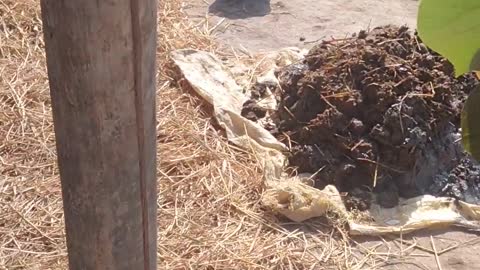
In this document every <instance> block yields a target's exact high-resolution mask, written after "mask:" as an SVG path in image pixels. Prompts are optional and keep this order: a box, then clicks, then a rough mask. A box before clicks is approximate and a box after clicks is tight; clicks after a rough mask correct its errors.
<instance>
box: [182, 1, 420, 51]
mask: <svg viewBox="0 0 480 270" xmlns="http://www.w3.org/2000/svg"><path fill="white" fill-rule="evenodd" d="M208 2H210V5H209V3H208ZM185 3H186V6H185V9H186V11H187V13H188V14H189V15H190V16H191V18H193V19H197V20H199V19H204V18H205V14H206V13H207V12H209V11H210V16H212V17H211V21H212V22H211V26H212V27H213V26H214V25H215V24H216V23H218V22H219V21H220V20H221V19H222V18H225V20H224V21H223V22H222V24H221V25H220V26H218V27H217V28H216V29H215V34H216V36H217V37H218V38H219V39H220V40H222V41H224V42H225V43H226V44H229V45H231V46H234V47H240V46H244V47H245V48H247V49H248V50H250V51H253V52H257V51H269V50H272V49H278V48H281V47H287V46H297V47H309V46H311V45H312V43H314V42H315V41H317V40H319V39H327V38H331V37H336V38H341V37H344V36H345V35H349V34H352V33H354V32H358V31H359V30H362V29H366V28H368V27H375V26H379V25H385V24H395V25H403V24H406V25H408V26H411V27H414V26H415V21H416V20H415V19H416V12H417V4H418V1H416V0H316V1H314V0H272V1H270V0H216V1H213V0H206V1H203V0H185ZM213 14H217V15H218V16H215V15H213Z"/></svg>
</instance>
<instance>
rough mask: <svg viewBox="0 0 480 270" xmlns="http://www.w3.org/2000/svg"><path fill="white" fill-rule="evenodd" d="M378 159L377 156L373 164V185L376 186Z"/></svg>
mask: <svg viewBox="0 0 480 270" xmlns="http://www.w3.org/2000/svg"><path fill="white" fill-rule="evenodd" d="M379 160H380V157H379V156H378V157H377V162H376V164H375V173H374V174H373V187H376V186H377V176H378V161H379Z"/></svg>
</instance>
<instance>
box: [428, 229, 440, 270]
mask: <svg viewBox="0 0 480 270" xmlns="http://www.w3.org/2000/svg"><path fill="white" fill-rule="evenodd" d="M430 242H431V243H432V249H433V252H434V255H435V261H436V262H437V267H438V270H442V265H441V264H440V258H439V257H438V253H437V248H436V247H435V242H434V241H433V237H432V236H431V235H430Z"/></svg>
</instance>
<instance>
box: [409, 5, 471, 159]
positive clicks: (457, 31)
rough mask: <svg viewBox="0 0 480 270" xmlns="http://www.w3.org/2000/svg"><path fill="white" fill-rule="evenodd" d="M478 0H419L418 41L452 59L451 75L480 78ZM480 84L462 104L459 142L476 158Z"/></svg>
mask: <svg viewBox="0 0 480 270" xmlns="http://www.w3.org/2000/svg"><path fill="white" fill-rule="evenodd" d="M479 18H480V0H421V2H420V6H419V10H418V18H417V28H418V34H419V36H420V37H421V39H422V41H423V42H424V43H425V44H426V45H427V46H429V47H430V48H431V49H432V50H434V51H436V52H438V53H440V54H441V55H443V56H444V57H446V58H447V59H448V60H449V61H450V62H452V64H453V66H454V68H455V76H460V75H462V74H464V73H467V72H471V71H475V72H476V73H477V76H478V77H480V19H479ZM478 116H480V87H477V89H475V90H474V91H472V93H471V94H470V95H469V97H468V99H467V101H466V102H465V104H464V107H463V111H462V117H461V127H462V143H463V146H464V147H465V149H466V150H467V151H468V152H469V153H470V154H472V156H473V157H474V158H475V159H477V160H480V122H479V119H480V118H479V117H478Z"/></svg>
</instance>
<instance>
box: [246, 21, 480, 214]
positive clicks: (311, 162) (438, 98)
mask: <svg viewBox="0 0 480 270" xmlns="http://www.w3.org/2000/svg"><path fill="white" fill-rule="evenodd" d="M277 76H278V78H279V80H280V87H279V88H278V89H276V91H275V93H276V95H277V98H278V101H279V109H278V111H277V112H276V113H275V114H274V118H275V120H274V125H272V127H270V129H271V132H272V133H273V134H274V135H275V136H276V137H277V138H279V139H280V140H281V141H282V142H284V143H286V144H287V145H291V149H290V150H291V152H290V157H289V161H290V164H291V165H292V166H293V167H295V168H296V170H297V171H298V172H310V173H315V181H316V186H317V187H318V188H323V187H324V186H325V185H327V184H335V185H336V186H337V187H338V188H339V190H340V191H341V192H348V193H349V194H350V195H351V197H348V198H347V199H346V201H347V203H348V205H349V206H350V207H356V208H361V209H365V208H368V206H369V203H370V199H371V198H376V199H377V201H378V202H379V203H380V204H381V205H382V206H384V207H393V206H395V205H396V204H397V202H398V198H399V196H401V197H412V196H415V195H418V194H420V193H430V194H434V195H446V196H454V197H456V198H459V199H462V200H466V201H470V202H474V203H477V202H479V199H480V192H479V191H478V189H479V183H480V174H479V173H480V170H479V167H478V165H477V163H475V162H474V161H472V160H471V159H470V157H469V156H467V155H466V154H465V152H464V151H463V150H462V148H461V145H460V142H459V138H460V135H459V124H460V112H461V108H462V104H463V102H464V101H465V99H466V97H467V95H468V94H469V93H470V91H472V90H473V89H474V87H475V86H476V85H477V84H478V81H477V79H476V78H475V77H474V75H472V74H468V75H466V76H462V77H459V78H455V77H454V76H453V67H452V65H451V64H450V63H449V62H448V61H447V60H445V59H444V58H442V57H440V56H439V55H437V54H436V53H433V52H432V51H430V50H429V49H428V48H427V47H426V46H425V45H424V44H422V42H421V40H420V39H419V38H418V37H417V36H416V35H415V34H412V33H411V32H410V31H409V30H408V29H407V28H406V27H393V26H387V27H379V28H375V29H373V30H372V31H371V32H369V33H367V32H365V31H362V32H360V33H358V35H356V36H355V37H352V38H349V39H343V40H335V41H323V42H322V43H320V44H318V45H317V46H315V47H314V48H313V49H312V50H311V51H310V52H309V54H308V55H307V57H306V58H305V60H304V61H303V62H302V63H297V64H294V65H291V66H288V67H285V68H284V69H283V70H281V71H279V72H278V74H277ZM257 92H258V91H257ZM257 96H260V95H258V93H257V94H256V96H253V97H252V100H250V101H249V102H247V103H246V104H245V105H246V106H245V108H244V111H243V112H242V113H243V115H245V116H248V118H249V119H251V120H253V121H256V120H257V119H258V118H262V117H264V115H265V110H261V108H258V106H256V104H255V102H254V101H255V100H257V99H258V97H257ZM374 183H375V184H374ZM370 191H373V192H374V193H376V196H370V195H365V194H367V193H369V192H370ZM352 196H353V197H352ZM362 198H363V199H362Z"/></svg>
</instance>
